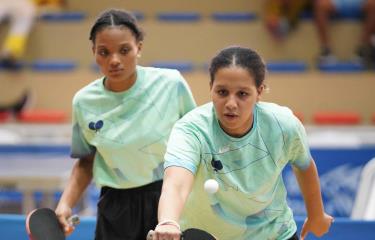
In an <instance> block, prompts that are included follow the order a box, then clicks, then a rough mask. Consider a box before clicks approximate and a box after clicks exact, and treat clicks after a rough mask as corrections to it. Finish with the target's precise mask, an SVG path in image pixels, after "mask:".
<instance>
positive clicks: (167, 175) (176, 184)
mask: <svg viewBox="0 0 375 240" xmlns="http://www.w3.org/2000/svg"><path fill="white" fill-rule="evenodd" d="M193 182H194V175H193V173H192V172H190V171H189V170H187V169H185V168H182V167H174V166H171V167H168V168H166V170H165V172H164V180H163V188H162V193H161V196H160V200H159V209H158V215H159V216H158V218H159V225H158V226H157V227H156V228H155V234H154V236H153V239H154V240H159V239H176V240H179V239H180V233H181V231H180V229H179V226H178V225H177V224H175V223H177V222H178V221H179V219H180V215H181V212H182V210H183V208H184V205H185V202H186V199H187V198H188V196H189V194H190V192H191V189H192V186H193ZM160 224H161V225H160Z"/></svg>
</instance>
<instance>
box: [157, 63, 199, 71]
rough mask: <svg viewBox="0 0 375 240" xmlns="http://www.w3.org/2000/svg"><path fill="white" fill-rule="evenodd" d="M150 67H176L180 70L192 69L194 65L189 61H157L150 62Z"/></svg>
mask: <svg viewBox="0 0 375 240" xmlns="http://www.w3.org/2000/svg"><path fill="white" fill-rule="evenodd" d="M151 66H152V67H157V68H171V69H177V70H179V71H180V72H190V71H193V69H194V65H193V63H192V62H190V61H158V62H153V63H151Z"/></svg>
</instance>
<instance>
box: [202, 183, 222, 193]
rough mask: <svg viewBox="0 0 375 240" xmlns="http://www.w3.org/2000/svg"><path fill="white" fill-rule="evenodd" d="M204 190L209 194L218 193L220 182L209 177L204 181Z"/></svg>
mask: <svg viewBox="0 0 375 240" xmlns="http://www.w3.org/2000/svg"><path fill="white" fill-rule="evenodd" d="M204 190H205V191H206V192H207V193H209V194H213V193H216V192H217V190H219V183H218V182H217V181H216V180H214V179H208V180H206V181H205V182H204Z"/></svg>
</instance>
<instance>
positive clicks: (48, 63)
mask: <svg viewBox="0 0 375 240" xmlns="http://www.w3.org/2000/svg"><path fill="white" fill-rule="evenodd" d="M76 67H77V64H76V63H75V62H74V61H70V60H36V61H34V62H32V63H31V69H32V70H34V71H37V72H56V71H57V72H64V71H72V70H74V69H75V68H76Z"/></svg>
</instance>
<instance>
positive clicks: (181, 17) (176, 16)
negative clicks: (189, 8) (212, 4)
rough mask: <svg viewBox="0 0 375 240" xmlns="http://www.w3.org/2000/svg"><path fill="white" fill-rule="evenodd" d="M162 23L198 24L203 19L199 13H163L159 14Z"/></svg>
mask: <svg viewBox="0 0 375 240" xmlns="http://www.w3.org/2000/svg"><path fill="white" fill-rule="evenodd" d="M157 18H158V20H160V21H169V22H196V21H199V20H200V19H201V15H200V14H199V13H198V12H162V13H159V14H157Z"/></svg>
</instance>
